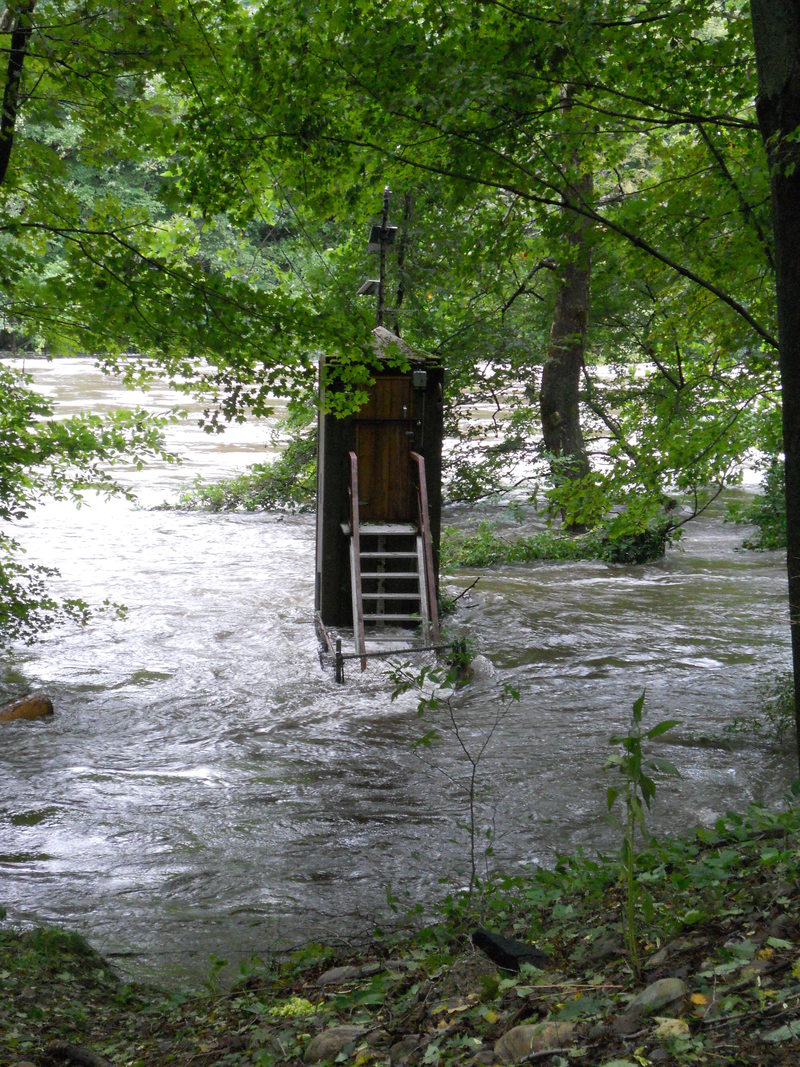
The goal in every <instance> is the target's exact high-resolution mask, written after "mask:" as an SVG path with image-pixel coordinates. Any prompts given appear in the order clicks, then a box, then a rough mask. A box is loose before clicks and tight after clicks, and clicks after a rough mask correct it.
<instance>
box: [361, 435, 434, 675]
mask: <svg viewBox="0 0 800 1067" xmlns="http://www.w3.org/2000/svg"><path fill="white" fill-rule="evenodd" d="M350 468H351V469H350V528H349V534H350V581H351V591H352V598H353V633H354V637H355V646H356V652H357V653H358V654H359V655H360V657H361V669H362V670H365V669H366V665H367V653H366V629H365V626H366V624H370V628H371V631H372V632H371V633H370V639H371V640H380V639H381V630H382V629H383V627H384V626H385V625H386V624H390V625H391V624H397V625H401V626H402V625H408V624H409V623H416V624H418V625H419V626H420V627H421V628H422V633H423V635H424V639H425V641H426V642H428V643H430V641H431V640H435V641H438V640H439V620H438V613H437V612H436V591H435V588H433V589H432V588H431V587H430V583H431V581H432V567H431V563H430V560H429V557H430V545H429V544H426V541H425V538H426V535H427V532H428V524H427V522H422V521H421V522H420V524H419V526H417V525H414V524H413V523H389V522H386V523H381V522H374V523H371V522H366V523H362V522H360V520H359V514H358V510H359V509H358V461H357V459H356V456H355V454H354V453H352V452H351V453H350ZM426 504H427V502H426ZM426 510H427V508H426ZM426 518H427V516H426ZM431 605H434V607H433V611H432V610H431Z"/></svg>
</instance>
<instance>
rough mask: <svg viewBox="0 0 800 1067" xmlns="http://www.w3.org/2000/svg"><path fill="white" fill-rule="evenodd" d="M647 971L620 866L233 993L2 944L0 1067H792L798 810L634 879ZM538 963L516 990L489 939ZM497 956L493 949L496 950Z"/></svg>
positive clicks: (567, 872) (530, 884) (653, 859)
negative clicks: (528, 952)
mask: <svg viewBox="0 0 800 1067" xmlns="http://www.w3.org/2000/svg"><path fill="white" fill-rule="evenodd" d="M637 871H638V884H639V886H640V888H641V889H642V890H645V891H646V895H643V896H642V897H641V898H640V901H639V909H638V917H637V926H636V934H637V940H638V944H639V951H640V960H641V968H640V971H639V973H638V974H637V973H635V970H634V968H632V966H631V960H630V959H629V958H628V956H627V954H626V949H625V939H624V931H623V926H622V915H623V911H624V892H625V890H624V886H623V882H622V881H621V878H620V871H619V867H618V864H617V863H616V861H614V860H612V859H603V858H588V857H586V856H583V855H576V856H572V857H569V858H563V859H561V860H560V861H559V863H558V864H557V866H556V868H555V869H554V870H539V871H536V872H535V873H534V874H533V875H532V876H530V877H527V876H526V877H520V878H510V879H501V880H498V881H496V882H494V883H492V884H491V885H488V886H485V887H483V889H484V891H483V892H482V893H481V894H480V895H479V896H478V895H476V896H475V897H474V898H473V900H472V901H469V900H467V899H466V898H464V899H460V900H454V899H450V900H448V901H447V902H446V903H445V904H444V905H443V907H442V911H441V920H440V921H439V922H438V923H437V924H435V925H433V926H429V927H426V928H425V929H423V930H421V931H417V932H411V933H408V934H406V935H403V936H382V935H381V934H380V933H379V932H378V933H376V934H375V935H374V937H373V938H372V940H371V941H370V943H369V944H368V945H367V946H362V947H360V948H359V949H357V950H356V949H353V950H350V951H346V950H345V951H343V950H342V949H341V948H338V949H334V948H329V947H324V946H320V945H313V944H312V945H308V946H306V947H305V948H304V949H303V950H302V951H300V952H297V953H294V954H293V955H292V956H291V957H288V958H285V959H280V960H278V959H275V960H265V961H258V960H254V961H251V962H249V963H248V964H246V965H243V967H242V968H241V974H240V976H239V978H238V979H237V980H236V981H235V982H234V983H233V985H232V986H230V987H226V988H224V989H222V988H217V986H216V982H215V974H214V969H213V968H212V971H211V973H210V975H209V979H208V981H207V983H206V986H205V988H203V989H202V990H199V991H193V992H188V991H181V990H166V991H165V990H160V989H156V988H153V987H149V986H146V985H141V984H127V983H125V982H124V981H122V980H121V979H120V978H119V977H117V976H116V975H115V974H114V972H113V970H112V968H111V966H110V965H109V964H108V963H107V961H105V960H103V959H102V957H100V956H99V955H97V954H96V953H95V952H94V951H93V950H92V949H91V948H90V947H89V946H88V945H87V944H86V942H84V941H83V940H82V939H81V938H80V937H78V936H77V935H74V934H70V933H65V932H61V931H57V930H37V931H28V932H24V933H20V932H18V931H14V930H12V929H8V928H7V927H5V926H3V925H0V975H2V982H3V1000H2V1005H0V1056H1V1057H2V1062H3V1063H11V1064H21V1063H32V1064H35V1065H36V1067H44V1065H48V1064H53V1065H55V1064H70V1063H72V1064H88V1065H90V1067H100V1065H105V1064H114V1065H127V1067H132V1065H141V1067H160V1065H167V1064H181V1065H187V1064H192V1065H195V1067H203V1065H207V1067H211V1065H217V1064H230V1065H245V1064H255V1065H259V1067H268V1065H272V1064H285V1065H292V1064H301V1063H304V1062H305V1063H310V1062H317V1061H318V1060H322V1061H323V1062H331V1063H333V1062H336V1063H346V1064H364V1065H369V1064H372V1065H375V1067H377V1065H389V1064H392V1065H394V1064H397V1065H400V1064H413V1065H416V1064H499V1063H521V1062H526V1063H530V1062H537V1063H542V1064H550V1065H556V1064H558V1065H565V1064H567V1063H569V1064H587V1065H589V1064H591V1065H593V1067H594V1065H597V1067H599V1065H610V1064H612V1063H613V1064H615V1065H616V1067H621V1065H624V1064H630V1065H631V1067H635V1065H636V1064H639V1065H646V1064H650V1063H652V1064H657V1063H665V1064H677V1063H679V1064H684V1063H687V1064H688V1063H702V1064H731V1065H734V1064H736V1065H739V1064H759V1065H772V1064H776V1065H778V1064H786V1065H789V1064H794V1063H796V1062H797V1060H798V1056H800V808H798V807H791V808H789V809H787V810H785V811H781V812H779V813H774V812H768V811H765V810H763V809H759V808H751V809H750V810H749V811H748V812H747V814H746V815H743V816H738V815H728V816H727V817H726V818H724V819H720V820H718V822H717V824H716V825H715V826H714V827H711V828H700V829H697V830H696V831H694V832H692V833H689V834H687V835H686V836H683V837H681V838H676V839H670V840H665V841H663V842H660V843H657V844H653V845H651V846H650V847H649V848H648V849H646V850H644V851H643V852H642V853H641V854H640V855H639V857H638V859H637ZM478 925H480V926H482V927H484V928H488V929H489V930H491V931H496V932H498V933H501V934H503V935H505V936H506V937H513V938H515V939H518V940H521V941H524V942H526V943H531V944H535V945H536V946H537V947H538V948H539V949H540V950H541V951H543V952H545V953H546V954H547V957H548V958H547V959H546V960H543V959H541V958H537V962H538V963H539V964H540V965H541V966H540V967H534V966H532V965H530V964H527V963H523V965H522V968H521V970H520V971H519V972H516V973H515V972H512V971H508V970H503V969H502V968H501V967H499V966H498V965H497V963H495V962H493V960H492V959H490V958H489V957H488V956H487V955H486V954H485V953H484V952H483V951H480V950H478V949H476V948H475V946H474V945H473V943H472V940H471V934H472V932H473V931H474V929H475V927H476V926H478ZM479 940H480V939H479Z"/></svg>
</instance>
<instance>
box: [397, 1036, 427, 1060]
mask: <svg viewBox="0 0 800 1067" xmlns="http://www.w3.org/2000/svg"><path fill="white" fill-rule="evenodd" d="M422 1040H423V1039H422V1037H421V1036H420V1035H419V1034H408V1036H407V1037H404V1038H403V1039H402V1041H396V1042H395V1043H394V1044H393V1045H392V1047H391V1048H390V1049H389V1060H390V1061H391V1063H392V1067H395V1065H397V1067H403V1065H404V1064H411V1063H419V1059H420V1057H419V1056H418V1055H417V1053H418V1052H419V1048H420V1045H421V1043H422Z"/></svg>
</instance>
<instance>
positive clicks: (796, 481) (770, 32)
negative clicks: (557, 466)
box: [750, 0, 800, 763]
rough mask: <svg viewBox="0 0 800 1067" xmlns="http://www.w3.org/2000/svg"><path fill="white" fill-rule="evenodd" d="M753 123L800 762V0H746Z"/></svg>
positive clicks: (799, 756)
mask: <svg viewBox="0 0 800 1067" xmlns="http://www.w3.org/2000/svg"><path fill="white" fill-rule="evenodd" d="M750 13H751V16H752V22H753V36H754V39H755V46H756V65H757V69H758V98H757V100H756V109H757V111H758V122H759V126H760V127H761V133H762V136H763V138H764V143H765V145H766V148H767V156H768V159H769V165H770V180H771V187H772V223H773V229H774V234H775V271H776V285H777V296H778V342H779V345H780V369H781V393H782V398H783V448H784V453H785V456H786V542H787V546H786V547H787V569H788V575H789V620H790V626H791V634H792V665H793V668H794V692H795V721H796V723H797V727H798V729H797V738H798V742H797V744H798V750H797V754H798V763H800V252H799V251H798V250H800V143H799V142H798V141H797V139H796V138H797V136H798V128H800V0H751V3H750Z"/></svg>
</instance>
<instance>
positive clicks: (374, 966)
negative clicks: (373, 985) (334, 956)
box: [317, 962, 381, 985]
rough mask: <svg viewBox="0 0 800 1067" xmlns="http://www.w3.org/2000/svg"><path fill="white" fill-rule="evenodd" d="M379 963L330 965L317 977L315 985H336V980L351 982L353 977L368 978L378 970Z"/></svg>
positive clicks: (379, 967)
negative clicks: (346, 965) (344, 965)
mask: <svg viewBox="0 0 800 1067" xmlns="http://www.w3.org/2000/svg"><path fill="white" fill-rule="evenodd" d="M380 969H381V965H380V964H379V963H375V962H373V963H362V964H361V965H360V966H358V967H356V966H352V965H351V966H349V967H331V968H329V970H327V971H324V972H323V973H322V974H321V975H320V976H319V978H318V979H317V985H336V983H338V982H351V981H352V980H353V979H354V978H368V977H369V976H370V975H371V974H377V973H378V971H380Z"/></svg>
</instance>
